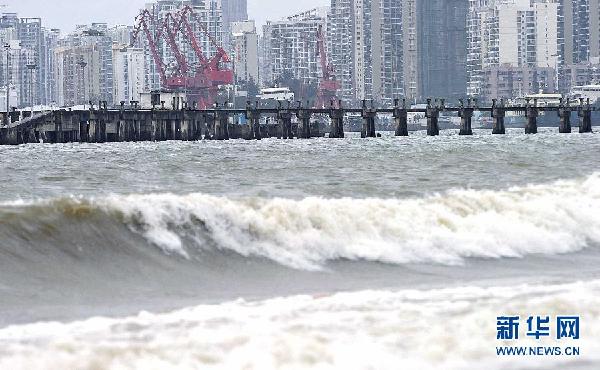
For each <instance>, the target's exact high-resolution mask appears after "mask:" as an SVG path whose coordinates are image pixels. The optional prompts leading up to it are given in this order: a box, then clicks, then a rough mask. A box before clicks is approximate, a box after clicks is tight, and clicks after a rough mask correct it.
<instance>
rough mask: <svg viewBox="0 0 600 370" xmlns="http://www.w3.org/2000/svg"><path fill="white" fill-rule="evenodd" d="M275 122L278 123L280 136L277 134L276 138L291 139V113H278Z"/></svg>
mask: <svg viewBox="0 0 600 370" xmlns="http://www.w3.org/2000/svg"><path fill="white" fill-rule="evenodd" d="M277 121H278V122H279V126H280V132H281V135H279V134H278V135H277V137H279V138H281V139H293V138H294V133H293V132H292V112H290V111H289V110H281V111H279V112H278V113H277ZM309 124H310V122H309Z"/></svg>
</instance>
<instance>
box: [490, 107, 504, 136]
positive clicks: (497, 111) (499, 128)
mask: <svg viewBox="0 0 600 370" xmlns="http://www.w3.org/2000/svg"><path fill="white" fill-rule="evenodd" d="M492 102H493V103H492V124H493V127H492V134H493V135H504V134H506V126H505V125H504V118H505V117H506V109H505V108H504V99H500V104H497V103H498V101H497V100H496V99H492Z"/></svg>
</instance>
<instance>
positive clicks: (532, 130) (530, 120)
mask: <svg viewBox="0 0 600 370" xmlns="http://www.w3.org/2000/svg"><path fill="white" fill-rule="evenodd" d="M538 115H539V110H538V108H537V99H534V100H533V105H531V104H530V100H529V99H527V105H526V107H525V117H526V118H527V123H526V125H525V134H527V135H530V134H537V133H538V126H537V118H538Z"/></svg>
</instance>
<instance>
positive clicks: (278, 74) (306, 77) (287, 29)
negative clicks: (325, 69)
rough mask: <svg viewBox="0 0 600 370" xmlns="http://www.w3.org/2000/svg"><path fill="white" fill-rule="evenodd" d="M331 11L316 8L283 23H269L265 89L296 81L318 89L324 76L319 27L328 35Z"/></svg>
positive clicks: (264, 46) (264, 60) (265, 43)
mask: <svg viewBox="0 0 600 370" xmlns="http://www.w3.org/2000/svg"><path fill="white" fill-rule="evenodd" d="M328 11H329V8H326V7H322V8H315V9H311V10H309V11H306V12H303V13H299V14H296V15H293V16H290V17H288V18H286V19H285V20H282V21H276V22H267V24H266V25H265V26H264V28H263V40H262V54H263V56H262V62H261V65H262V73H261V79H262V84H263V85H264V86H272V85H273V84H274V83H275V82H276V81H278V80H280V79H282V78H283V79H290V78H294V79H297V80H300V81H301V82H302V83H303V84H305V85H313V86H316V85H318V83H319V80H320V77H321V75H322V73H321V67H320V60H319V56H318V55H317V33H318V30H319V26H321V27H323V29H324V32H325V33H327V14H328Z"/></svg>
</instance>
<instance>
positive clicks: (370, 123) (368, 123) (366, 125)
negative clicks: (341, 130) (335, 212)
mask: <svg viewBox="0 0 600 370" xmlns="http://www.w3.org/2000/svg"><path fill="white" fill-rule="evenodd" d="M361 115H362V119H363V124H362V130H361V134H360V136H361V137H362V138H363V139H364V138H367V137H377V133H376V132H375V119H376V118H377V111H376V110H375V109H374V108H373V101H371V108H367V102H366V100H363V102H362V113H361Z"/></svg>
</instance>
